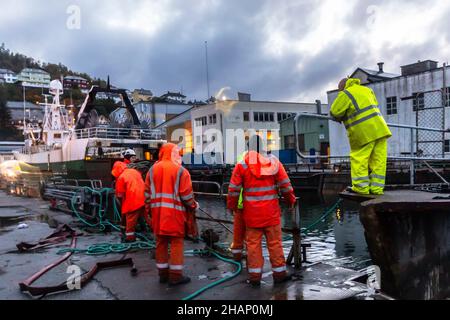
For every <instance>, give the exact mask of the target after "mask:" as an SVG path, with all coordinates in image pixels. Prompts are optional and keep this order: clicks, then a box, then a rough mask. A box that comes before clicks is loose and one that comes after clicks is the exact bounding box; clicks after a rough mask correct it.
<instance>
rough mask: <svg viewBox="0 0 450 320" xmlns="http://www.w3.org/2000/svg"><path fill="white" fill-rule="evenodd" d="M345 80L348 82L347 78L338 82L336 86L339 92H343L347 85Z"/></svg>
mask: <svg viewBox="0 0 450 320" xmlns="http://www.w3.org/2000/svg"><path fill="white" fill-rule="evenodd" d="M347 80H348V79H347V78H344V79H342V80H341V81H339V85H338V88H339V91H344V89H345V85H346V84H347Z"/></svg>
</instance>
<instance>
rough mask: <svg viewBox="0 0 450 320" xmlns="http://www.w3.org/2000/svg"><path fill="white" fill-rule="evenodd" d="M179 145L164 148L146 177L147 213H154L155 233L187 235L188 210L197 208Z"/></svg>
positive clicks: (177, 235) (174, 235)
mask: <svg viewBox="0 0 450 320" xmlns="http://www.w3.org/2000/svg"><path fill="white" fill-rule="evenodd" d="M174 148H177V146H175V145H173V144H166V145H164V146H163V147H162V148H161V151H160V159H161V160H160V161H158V162H157V163H155V164H154V165H153V167H151V168H150V170H149V172H148V174H147V177H146V179H145V195H146V212H150V213H151V217H152V224H153V231H154V232H155V234H156V235H161V236H173V237H184V235H185V223H186V221H187V216H186V214H187V210H189V211H193V210H195V208H196V202H195V199H194V193H193V190H192V182H191V176H190V174H189V172H188V171H187V170H186V169H185V168H183V167H182V166H181V164H180V161H179V159H173V157H176V152H175V153H174V152H173V149H174Z"/></svg>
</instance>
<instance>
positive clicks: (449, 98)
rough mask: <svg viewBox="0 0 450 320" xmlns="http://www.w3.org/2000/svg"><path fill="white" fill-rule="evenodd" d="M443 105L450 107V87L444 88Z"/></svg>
mask: <svg viewBox="0 0 450 320" xmlns="http://www.w3.org/2000/svg"><path fill="white" fill-rule="evenodd" d="M445 106H446V107H450V87H447V88H445Z"/></svg>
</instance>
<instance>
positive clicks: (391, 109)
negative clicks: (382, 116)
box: [386, 97, 397, 115]
mask: <svg viewBox="0 0 450 320" xmlns="http://www.w3.org/2000/svg"><path fill="white" fill-rule="evenodd" d="M386 112H387V114H388V115H391V114H397V97H389V98H387V99H386Z"/></svg>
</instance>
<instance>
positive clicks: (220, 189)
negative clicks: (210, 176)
mask: <svg viewBox="0 0 450 320" xmlns="http://www.w3.org/2000/svg"><path fill="white" fill-rule="evenodd" d="M192 185H193V186H195V185H197V186H198V185H204V186H214V187H216V188H217V193H214V192H202V191H194V193H195V194H198V195H203V196H220V197H222V196H223V187H222V185H221V184H220V183H218V182H215V181H192ZM194 189H195V188H194Z"/></svg>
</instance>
